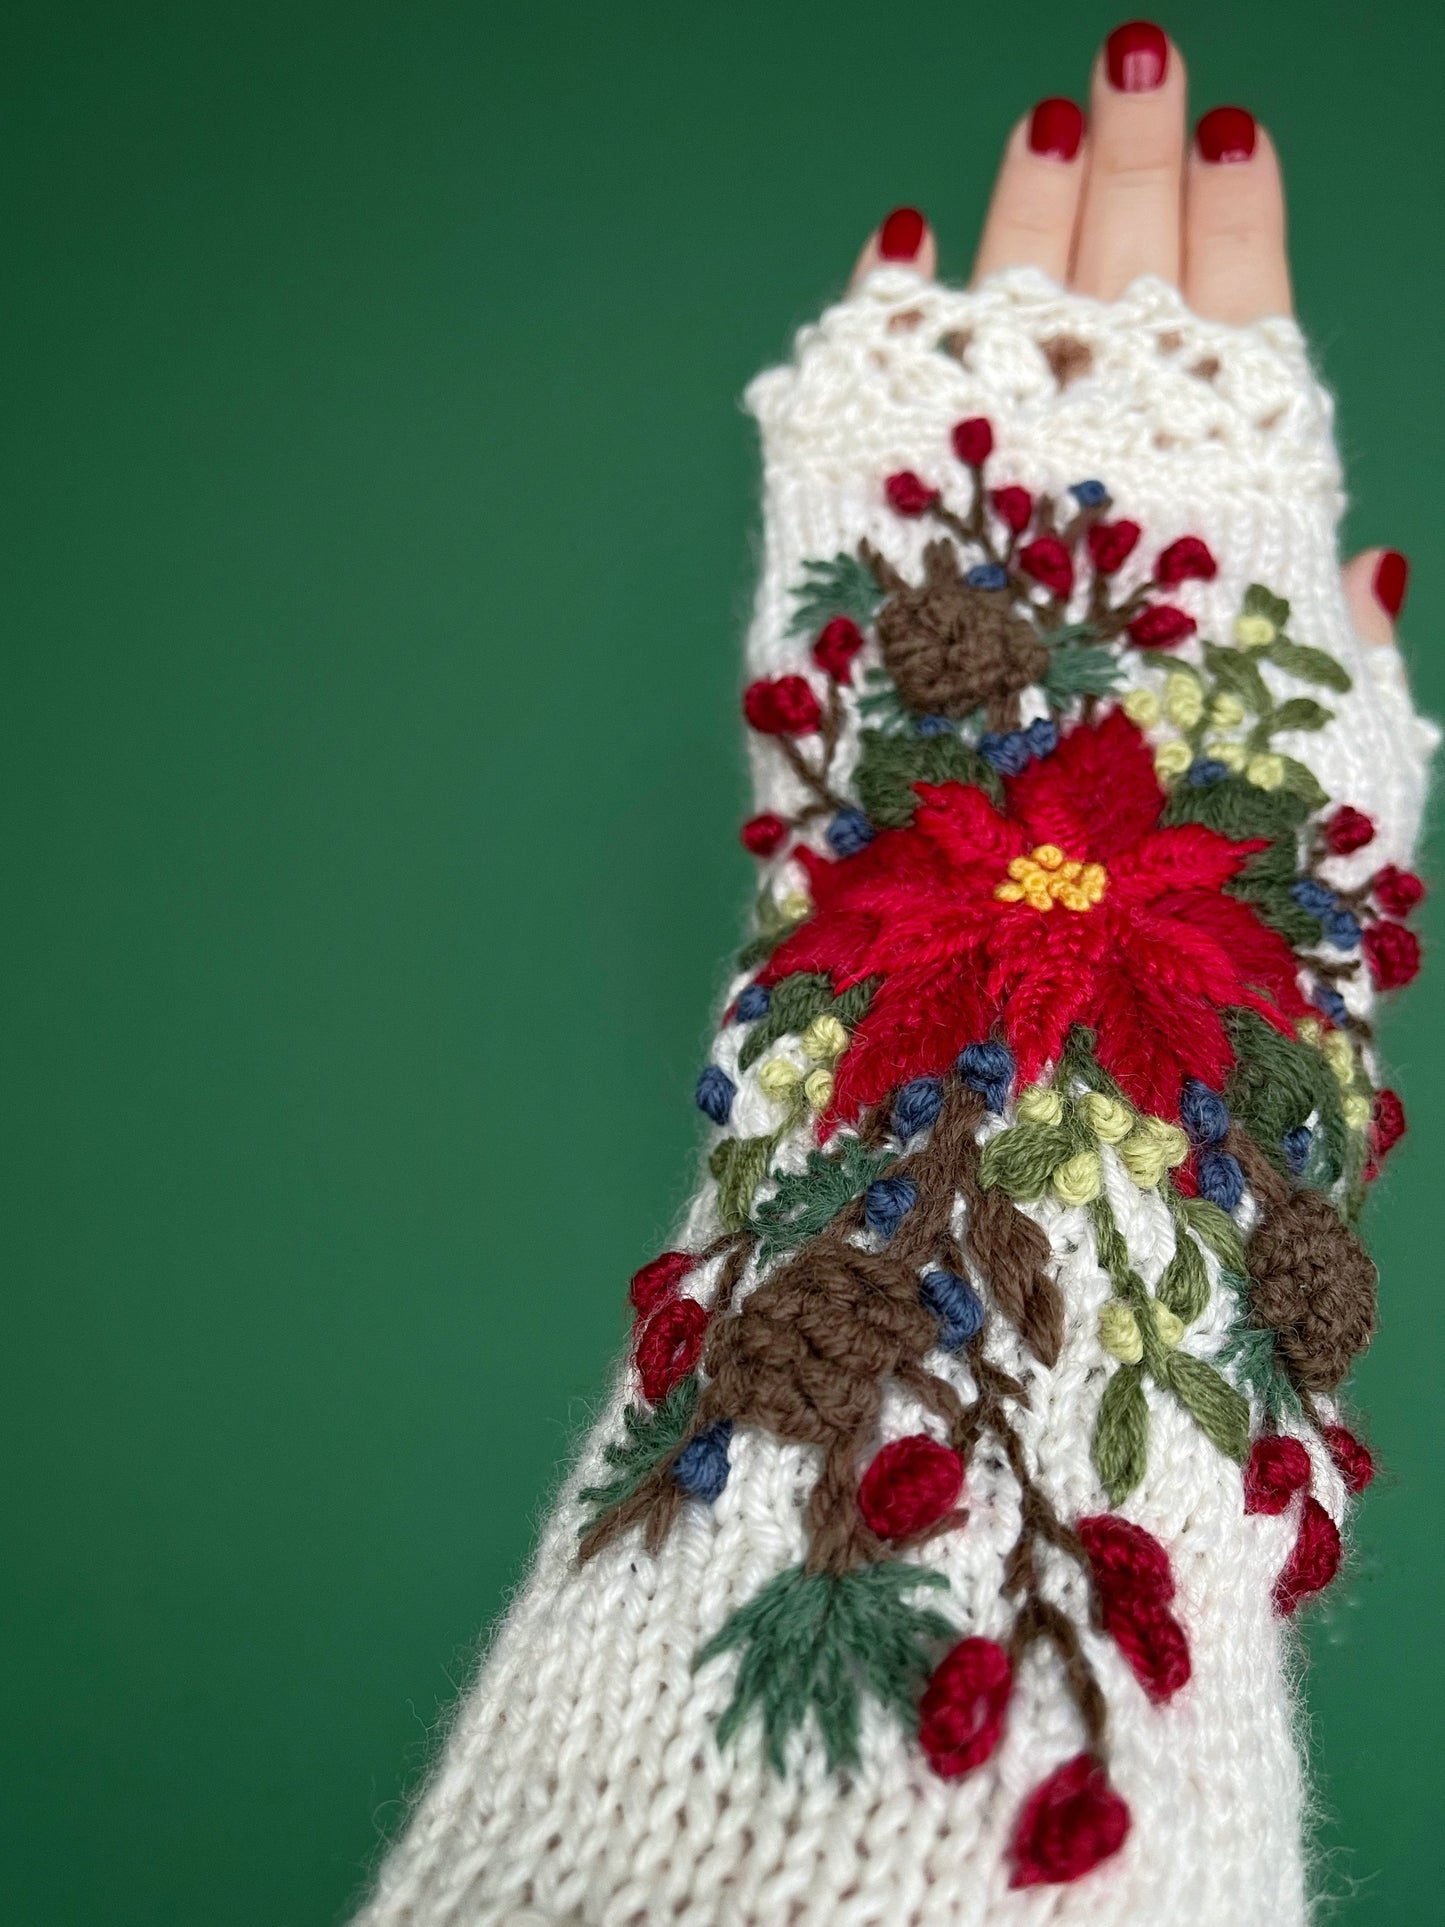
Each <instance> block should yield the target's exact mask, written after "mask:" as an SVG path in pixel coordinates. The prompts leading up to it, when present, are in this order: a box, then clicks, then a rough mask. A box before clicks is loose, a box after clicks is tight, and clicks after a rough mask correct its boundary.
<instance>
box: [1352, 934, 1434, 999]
mask: <svg viewBox="0 0 1445 1927" xmlns="http://www.w3.org/2000/svg"><path fill="white" fill-rule="evenodd" d="M1361 948H1362V949H1363V950H1364V953H1365V961H1366V963H1367V964H1368V965H1369V966H1370V975H1371V977H1373V979H1374V981H1375V988H1376V990H1398V989H1399V987H1400V986H1401V985H1402V984H1408V983H1412V982H1413V981H1414V979H1415V978H1416V977H1418V976H1419V974H1420V939H1419V938H1418V937H1417V936H1416V935H1415V932H1414V931H1413V930H1407V929H1406V928H1405V926H1404V924H1403V923H1386V922H1384V921H1383V920H1382V921H1381V922H1379V923H1372V924H1371V925H1370V926H1369V928H1368V929H1367V930H1366V932H1365V934H1364V936H1363V938H1362V939H1361Z"/></svg>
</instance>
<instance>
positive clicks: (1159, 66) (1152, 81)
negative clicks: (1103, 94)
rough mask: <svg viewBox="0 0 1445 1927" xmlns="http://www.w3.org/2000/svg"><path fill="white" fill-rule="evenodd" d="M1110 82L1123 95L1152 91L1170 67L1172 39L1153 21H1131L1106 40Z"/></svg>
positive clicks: (1105, 52) (1159, 83)
mask: <svg viewBox="0 0 1445 1927" xmlns="http://www.w3.org/2000/svg"><path fill="white" fill-rule="evenodd" d="M1104 57H1105V62H1106V65H1107V67H1108V72H1109V85H1110V86H1111V87H1113V88H1115V89H1117V91H1118V92H1119V93H1121V94H1152V93H1153V91H1154V89H1155V88H1156V87H1158V86H1160V85H1161V84H1162V82H1163V79H1164V75H1165V73H1166V71H1167V70H1168V66H1169V42H1168V40H1167V39H1166V37H1165V34H1164V29H1163V28H1162V27H1156V26H1155V25H1154V22H1153V21H1152V20H1128V21H1126V22H1125V23H1124V25H1123V26H1122V27H1115V29H1114V31H1113V32H1112V33H1111V34H1110V35H1109V38H1108V39H1107V40H1106V41H1105V42H1104Z"/></svg>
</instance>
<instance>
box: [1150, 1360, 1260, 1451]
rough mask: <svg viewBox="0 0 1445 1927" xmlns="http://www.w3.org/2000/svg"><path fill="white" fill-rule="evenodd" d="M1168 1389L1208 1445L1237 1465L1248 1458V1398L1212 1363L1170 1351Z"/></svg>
mask: <svg viewBox="0 0 1445 1927" xmlns="http://www.w3.org/2000/svg"><path fill="white" fill-rule="evenodd" d="M1166 1375H1167V1378H1168V1381H1169V1389H1170V1391H1172V1392H1173V1394H1174V1396H1175V1397H1176V1398H1177V1399H1178V1400H1179V1403H1180V1404H1181V1405H1182V1406H1183V1407H1184V1409H1185V1410H1186V1411H1187V1412H1188V1413H1189V1415H1190V1417H1191V1418H1192V1419H1193V1420H1194V1423H1195V1424H1196V1425H1197V1426H1198V1427H1199V1429H1200V1431H1201V1432H1203V1434H1204V1436H1205V1437H1206V1438H1207V1439H1208V1440H1209V1441H1210V1443H1211V1444H1212V1445H1216V1446H1218V1448H1219V1450H1220V1451H1221V1452H1223V1453H1224V1455H1225V1457H1226V1458H1230V1459H1235V1460H1237V1461H1238V1462H1239V1463H1240V1464H1241V1465H1242V1464H1243V1463H1244V1461H1245V1460H1246V1459H1247V1458H1248V1457H1249V1401H1248V1399H1246V1398H1243V1397H1242V1396H1241V1395H1240V1394H1239V1393H1238V1392H1236V1391H1235V1389H1234V1387H1233V1386H1232V1385H1231V1384H1230V1383H1229V1381H1228V1379H1226V1378H1222V1377H1221V1376H1220V1375H1219V1373H1218V1372H1216V1371H1215V1369H1214V1367H1213V1366H1212V1365H1206V1364H1205V1362H1204V1360H1203V1359H1202V1358H1195V1357H1193V1356H1192V1355H1191V1354H1190V1353H1189V1352H1170V1353H1169V1354H1168V1360H1167V1365H1166Z"/></svg>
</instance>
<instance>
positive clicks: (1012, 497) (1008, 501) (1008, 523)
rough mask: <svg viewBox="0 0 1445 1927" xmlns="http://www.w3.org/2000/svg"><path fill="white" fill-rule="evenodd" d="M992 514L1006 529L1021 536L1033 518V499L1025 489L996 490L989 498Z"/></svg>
mask: <svg viewBox="0 0 1445 1927" xmlns="http://www.w3.org/2000/svg"><path fill="white" fill-rule="evenodd" d="M990 499H991V500H992V502H993V506H994V513H995V514H996V515H997V516H998V518H999V520H1000V521H1001V522H1002V523H1003V524H1004V526H1005V527H1006V528H1010V529H1012V530H1013V532H1014V534H1015V535H1022V534H1023V532H1024V530H1025V529H1026V528H1027V527H1028V525H1029V523H1030V522H1031V521H1032V520H1033V516H1034V498H1033V496H1032V495H1030V494H1029V492H1028V490H1027V489H1026V488H1016V487H1014V486H1013V485H1012V484H1010V486H1009V487H1007V488H996V489H995V490H994V492H993V495H992V497H991V498H990Z"/></svg>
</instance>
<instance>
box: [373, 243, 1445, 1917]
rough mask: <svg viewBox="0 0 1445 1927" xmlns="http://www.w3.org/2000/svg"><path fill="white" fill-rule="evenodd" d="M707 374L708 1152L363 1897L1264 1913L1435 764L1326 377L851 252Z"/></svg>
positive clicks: (702, 1090) (406, 1906)
mask: <svg viewBox="0 0 1445 1927" xmlns="http://www.w3.org/2000/svg"><path fill="white" fill-rule="evenodd" d="M748 401H749V405H750V407H751V409H752V411H753V413H754V415H755V416H756V418H757V420H758V422H759V424H760V427H761V430H762V441H763V454H764V470H765V554H764V561H763V571H762V580H761V584H760V587H759V590H758V597H757V603H756V608H755V612H754V617H753V621H752V625H751V630H750V635H749V642H748V674H749V681H748V687H747V691H746V694H745V698H744V714H745V718H746V720H747V722H748V724H749V726H750V754H751V758H752V767H753V776H754V785H755V792H756V804H755V814H754V815H753V816H752V817H751V818H750V820H749V822H748V824H747V825H745V827H744V832H743V839H744V842H745V844H746V846H747V847H748V848H749V849H750V850H751V851H753V853H754V854H755V855H756V856H757V857H758V858H759V861H760V865H761V871H760V895H759V899H758V909H757V917H756V927H755V930H754V933H753V934H752V936H751V937H750V940H749V943H748V945H747V948H746V949H745V950H744V952H743V955H742V959H741V960H740V965H739V969H738V971H737V973H736V975H735V976H734V977H733V979H732V980H731V982H730V983H729V986H728V990H727V995H726V998H725V1001H724V1005H723V1015H722V1021H721V1024H720V1028H719V1031H718V1034H717V1038H716V1041H715V1044H714V1047H713V1051H712V1055H711V1058H710V1061H709V1063H708V1064H707V1066H706V1067H705V1069H704V1071H703V1073H702V1076H701V1078H700V1081H699V1084H698V1088H697V1102H698V1105H699V1107H700V1108H701V1109H702V1111H703V1112H704V1115H705V1116H706V1118H707V1119H708V1121H709V1132H710V1140H709V1145H708V1157H707V1171H706V1174H705V1176H704V1178H703V1181H702V1184H701V1186H700V1188H699V1190H698V1192H697V1195H696V1197H695V1199H694V1201H693V1203H692V1205H691V1207H690V1209H689V1211H688V1213H687V1216H686V1220H685V1222H684V1223H683V1225H682V1226H681V1227H680V1228H679V1231H678V1234H677V1237H676V1239H675V1249H674V1250H672V1251H670V1252H667V1253H664V1254H662V1256H661V1257H659V1258H657V1259H654V1260H652V1261H651V1262H650V1263H649V1264H647V1265H645V1266H643V1268H642V1269H641V1270H640V1271H639V1272H638V1274H637V1277H636V1278H635V1279H634V1281H633V1286H632V1300H633V1304H634V1307H635V1309H636V1312H637V1319H638V1331H637V1337H636V1341H635V1344H634V1347H633V1349H632V1352H631V1355H630V1357H629V1360H628V1362H627V1364H626V1366H625V1367H624V1369H623V1371H622V1373H621V1375H620V1379H619V1382H618V1385H617V1388H616V1390H615V1392H614V1395H613V1397H612V1400H611V1402H610V1404H609V1407H608V1409H607V1411H606V1413H605V1414H604V1416H603V1418H602V1420H601V1422H600V1423H599V1424H598V1426H597V1427H596V1429H595V1431H594V1433H593V1435H592V1437H591V1439H590V1441H589V1442H588V1444H587V1446H586V1448H585V1450H584V1452H583V1455H582V1458H581V1462H580V1463H579V1464H578V1466H577V1467H576V1468H575V1470H574V1472H573V1473H572V1475H571V1477H570V1478H569V1479H568V1481H567V1484H566V1487H565V1489H564V1491H563V1493H562V1495H561V1498H560V1501H559V1503H558V1505H557V1508H556V1510H555V1512H554V1514H553V1516H552V1518H551V1521H550V1523H549V1524H548V1526H547V1528H546V1530H545V1532H544V1535H543V1539H542V1544H541V1547H540V1551H539V1553H538V1556H537V1560H536V1563H535V1566H534V1568H533V1570H532V1573H531V1575H530V1577H529V1579H528V1581H527V1583H526V1586H525V1588H524V1590H523V1591H522V1593H521V1595H520V1597H519V1598H518V1600H517V1602H516V1604H515V1606H514V1607H513V1609H512V1611H511V1613H510V1615H509V1616H508V1618H507V1619H506V1621H505V1623H504V1624H503V1625H502V1627H501V1629H500V1630H499V1632H498V1633H497V1635H496V1638H495V1640H494V1642H493V1645H492V1649H491V1652H490V1654H489V1655H488V1657H487V1659H486V1661H485V1663H484V1665H483V1667H482V1670H481V1675H480V1678H479V1679H478V1681H477V1683H476V1684H475V1686H474V1687H473V1689H472V1690H471V1692H470V1694H469V1696H468V1698H467V1699H466V1701H465V1703H464V1704H463V1706H462V1707H461V1709H460V1711H459V1714H458V1716H457V1718H456V1721H455V1725H454V1727H453V1730H452V1732H451V1734H450V1737H449V1739H448V1741H447V1744H446V1747H445V1750H444V1752H443V1755H442V1757H441V1759H440V1761H439V1763H438V1765H437V1768H436V1770H435V1773H434V1776H433V1778H432V1780H431V1782H430V1784H429V1785H428V1786H427V1787H426V1789H425V1790H424V1792H423V1793H422V1795H421V1797H420V1799H419V1801H418V1803H417V1805H416V1808H415V1811H414V1812H413V1814H412V1816H411V1818H410V1821H409V1824H408V1826H407V1828H406V1831H405V1832H404V1834H403V1836H402V1837H401V1839H400V1841H399V1842H398V1843H397V1845H396V1846H395V1847H394V1849H393V1850H392V1852H391V1854H390V1856H389V1858H388V1859H387V1860H386V1861H385V1863H384V1864H383V1865H382V1867H381V1870H380V1873H379V1877H378V1880H377V1883H376V1887H375V1891H374V1893H373V1895H372V1897H371V1899H370V1900H369V1902H368V1904H367V1905H366V1907H365V1908H364V1910H363V1912H362V1913H361V1914H360V1915H359V1916H358V1922H357V1927H642V1924H643V1923H648V1924H649V1927H651V1923H659V1922H663V1921H666V1922H670V1923H677V1927H869V1924H870V1923H878V1924H879V1927H883V1924H884V1923H886V1927H985V1924H986V1927H995V1924H998V1927H1011V1924H1013V1923H1018V1927H1024V1924H1025V1923H1042V1922H1045V1921H1048V1922H1050V1923H1053V1924H1054V1927H1084V1923H1088V1927H1158V1924H1159V1923H1163V1922H1168V1923H1170V1927H1298V1924H1299V1923H1303V1922H1305V1921H1306V1920H1307V1918H1308V1913H1309V1906H1308V1897H1307V1887H1308V1879H1307V1868H1306V1861H1305V1849H1304V1839H1303V1835H1304V1807H1305V1791H1304V1782H1303V1776H1302V1767H1301V1761H1300V1757H1299V1751H1298V1746H1297V1738H1298V1736H1297V1730H1296V1729H1297V1716H1296V1707H1295V1702H1294V1698H1293V1694H1292V1690H1291V1675H1292V1673H1293V1670H1294V1664H1293V1659H1292V1652H1291V1643H1290V1642H1291V1640H1292V1638H1293V1633H1292V1631H1291V1617H1290V1616H1291V1615H1292V1614H1293V1613H1294V1612H1295V1610H1296V1609H1297V1608H1298V1607H1300V1606H1301V1605H1302V1604H1303V1603H1304V1602H1305V1601H1307V1600H1308V1599H1309V1598H1310V1597H1311V1596H1313V1594H1314V1593H1316V1592H1317V1591H1318V1590H1319V1589H1320V1588H1321V1587H1322V1586H1323V1585H1324V1584H1326V1583H1327V1582H1328V1580H1329V1579H1330V1578H1331V1577H1332V1576H1333V1575H1334V1572H1335V1570H1336V1568H1337V1567H1338V1565H1339V1563H1340V1559H1341V1557H1342V1545H1343V1542H1342V1528H1344V1526H1345V1523H1346V1514H1347V1510H1348V1504H1349V1501H1350V1499H1351V1497H1352V1496H1353V1495H1354V1494H1356V1493H1358V1492H1359V1491H1361V1490H1362V1489H1363V1487H1364V1485H1365V1484H1367V1483H1368V1480H1369V1477H1370V1476H1371V1472H1372V1470H1373V1467H1372V1464H1371V1461H1370V1458H1369V1454H1368V1452H1367V1451H1366V1449H1365V1448H1364V1446H1363V1445H1362V1444H1361V1443H1360V1441H1359V1440H1358V1439H1357V1438H1356V1437H1355V1436H1354V1433H1353V1431H1352V1430H1351V1429H1350V1427H1349V1425H1348V1424H1347V1422H1346V1416H1345V1414H1344V1413H1343V1412H1342V1410H1341V1407H1340V1402H1339V1400H1340V1386H1341V1383H1342V1381H1343V1379H1344V1378H1345V1375H1346V1373H1347V1372H1348V1369H1349V1367H1350V1364H1351V1361H1352V1360H1353V1358H1354V1357H1355V1356H1356V1355H1357V1354H1358V1352H1359V1351H1360V1350H1361V1349H1362V1348H1363V1346H1364V1345H1365V1344H1366V1343H1367V1342H1368V1339H1369V1336H1370V1333H1371V1331H1372V1330H1373V1327H1374V1321H1375V1316H1376V1307H1375V1279H1374V1270H1373V1266H1372V1265H1371V1264H1370V1261H1369V1259H1368V1257H1367V1255H1366V1253H1365V1251H1364V1248H1363V1246H1362V1245H1361V1244H1360V1242H1359V1239H1358V1237H1357V1235H1356V1233H1355V1231H1354V1229H1353V1226H1354V1221H1355V1219H1356V1217H1357V1215H1358V1212H1359V1209H1360V1206H1361V1203H1362V1200H1363V1197H1364V1194H1365V1189H1366V1187H1367V1185H1368V1183H1369V1182H1370V1181H1371V1180H1372V1178H1373V1177H1374V1175H1375V1173H1376V1172H1377V1171H1378V1169H1379V1166H1380V1162H1381V1160H1382V1159H1383V1157H1384V1156H1385V1154H1386V1152H1387V1151H1388V1149H1389V1148H1390V1145H1391V1144H1392V1143H1393V1142H1394V1141H1395V1140H1396V1139H1397V1138H1398V1136H1399V1135H1400V1132H1401V1130H1402V1129H1403V1113H1402V1112H1401V1110H1400V1106H1399V1100H1398V1099H1397V1098H1396V1097H1395V1095H1394V1093H1393V1092H1391V1091H1389V1090H1386V1089H1380V1088H1379V1086H1380V1083H1381V1077H1380V1071H1379V1067H1378V1065H1377V1063H1376V1059H1375V1053H1374V1047H1373V1041H1372V1039H1373V1031H1372V1017H1373V1013H1374V1008H1375V1004H1376V1000H1377V994H1378V993H1379V992H1380V991H1381V990H1385V989H1389V988H1392V987H1393V986H1395V985H1397V984H1400V983H1403V982H1405V981H1408V979H1409V977H1410V976H1412V975H1413V974H1414V971H1415V968H1416V967H1417V966H1418V960H1419V955H1418V944H1417V943H1416V940H1415V938H1414V934H1413V932H1412V931H1411V930H1410V929H1409V927H1408V921H1407V920H1408V916H1409V913H1410V911H1411V909H1413V907H1414V904H1415V903H1416V902H1417V901H1418V897H1419V894H1420V886H1419V882H1418V879H1417V878H1416V877H1415V876H1414V875H1413V873H1412V872H1411V871H1410V869H1409V867H1408V866H1409V864H1410V861H1411V853H1412V848H1413V844H1414V841H1415V838H1416V835H1417V832H1418V828H1419V823H1420V817H1421V812H1422V807H1423V803H1424V797H1425V787H1426V778H1427V764H1428V759H1429V754H1430V751H1431V750H1432V748H1433V746H1434V743H1435V740H1436V732H1435V731H1434V729H1433V726H1432V725H1430V724H1428V723H1427V722H1425V721H1423V720H1422V719H1420V718H1419V717H1418V716H1417V715H1416V713H1415V711H1414V710H1413V708H1412V706H1411V702H1410V698H1409V693H1408V690H1407V688H1406V685H1405V681H1404V676H1403V671H1402V669H1401V666H1400V663H1399V659H1398V656H1397V655H1396V653H1395V651H1393V650H1390V649H1380V648H1367V647H1366V646H1364V645H1363V644H1362V643H1361V642H1360V641H1359V640H1358V638H1357V637H1356V636H1355V635H1354V634H1353V632H1352V629H1351V626H1350V623H1349V619H1348V616H1347V613H1346V609H1345V605H1344V601H1343V596H1342V591H1341V587H1340V580H1339V574H1338V564H1337V558H1336V547H1335V543H1336V527H1337V523H1338V518H1339V515H1340V511H1341V506H1342V497H1341V493H1340V478H1339V471H1338V464H1337V461H1336V457H1335V452H1334V447H1333V441H1332V433H1331V406H1330V402H1329V399H1328V397H1327V396H1326V395H1325V394H1324V393H1323V392H1322V390H1321V389H1320V388H1319V386H1318V385H1317V383H1316V382H1315V380H1314V378H1313V376H1312V374H1311V372H1310V368H1309V365H1308V360H1307V357H1306V354H1305V350H1304V346H1303V343H1302V341H1301V338H1300V335H1299V333H1298V330H1297V329H1296V328H1295V326H1294V324H1293V323H1292V322H1289V321H1285V320H1271V321H1265V322H1261V323H1259V324H1257V325H1255V326H1252V327H1249V328H1244V329H1237V328H1231V327H1226V326H1223V325H1219V324H1214V323H1207V322H1204V321H1201V320H1200V319H1198V318H1197V317H1196V316H1194V315H1192V314H1191V313H1190V312H1189V311H1188V310H1187V309H1186V308H1185V307H1184V306H1183V304H1182V303H1181V301H1180V298H1179V296H1178V294H1177V293H1176V292H1175V291H1174V290H1172V289H1170V288H1167V287H1165V286H1164V285H1163V284H1161V283H1158V282H1155V281H1152V280H1143V281H1140V282H1137V283H1136V284H1135V285H1134V286H1133V287H1132V288H1130V289H1129V290H1128V291H1127V292H1126V294H1125V295H1124V296H1123V297H1122V299H1120V300H1119V301H1118V302H1116V303H1113V304H1111V305H1103V304H1099V303H1095V302H1091V301H1088V300H1085V299H1082V298H1080V297H1078V296H1074V295H1068V294H1064V293H1062V292H1060V291H1059V290H1058V289H1057V288H1056V287H1055V286H1054V285H1053V284H1051V283H1050V282H1049V281H1047V280H1046V279H1045V278H1044V277H1042V276H1041V275H1039V274H1037V273H1035V272H1033V271H1024V270H1020V271H1010V272H1008V273H1006V274H1003V275H1000V276H998V277H995V278H994V279H993V280H991V281H989V282H987V283H986V284H984V285H983V286H982V287H980V288H978V289H976V290H973V291H971V292H966V293H965V292H958V291H956V290H951V289H948V288H944V287H939V286H936V285H934V284H932V283H929V282H926V281H924V280H921V279H920V278H919V277H918V276H916V275H915V274H914V273H913V272H912V271H911V270H908V269H903V268H898V267H886V268H883V269H880V270H879V271H877V272H876V273H874V274H873V275H872V276H871V277H870V278H869V279H868V280H867V281H866V282H865V283H864V285H863V286H862V287H861V288H860V289H859V290H858V291H857V292H856V293H855V294H854V295H853V296H852V297H850V299H848V300H847V301H845V302H843V303H842V304H840V305H839V306H837V307H835V308H833V309H831V310H830V311H829V312H828V313H827V314H825V315H824V316H823V318H822V320H821V321H820V322H819V323H818V324H816V325H815V326H812V327H809V328H805V329H804V330H803V331H802V333H801V334H800V336H799V338H798V342H797V346H796V353H795V356H794V359H793V361H792V362H791V363H790V364H789V365H788V366H786V367H782V368H778V369H774V370H772V371H770V372H768V373H766V374H764V375H762V376H760V377H759V378H758V379H757V380H756V381H755V382H754V383H753V385H752V387H751V388H750V390H749V393H748Z"/></svg>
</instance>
